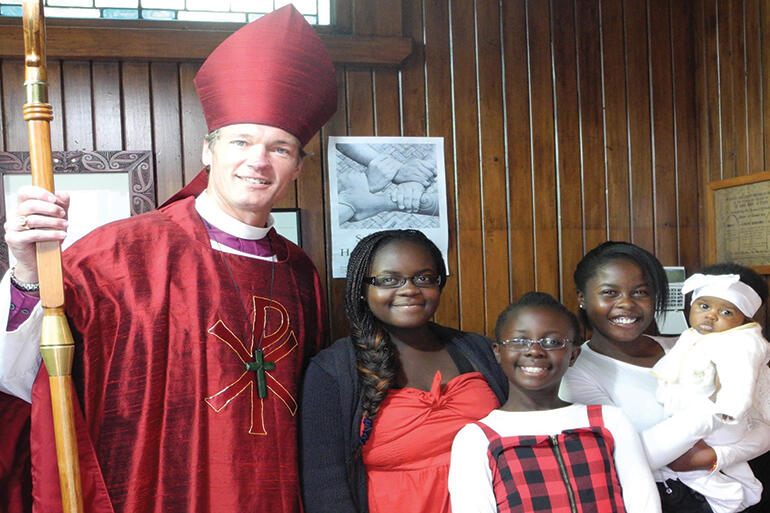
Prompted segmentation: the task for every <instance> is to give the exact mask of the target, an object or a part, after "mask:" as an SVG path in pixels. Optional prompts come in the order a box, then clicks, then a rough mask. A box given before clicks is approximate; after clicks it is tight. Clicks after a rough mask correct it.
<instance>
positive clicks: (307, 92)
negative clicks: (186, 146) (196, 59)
mask: <svg viewBox="0 0 770 513" xmlns="http://www.w3.org/2000/svg"><path fill="white" fill-rule="evenodd" d="M195 87H196V89H197V90H198V97H199V98H200V100H201V104H202V105H203V114H204V115H205V117H206V124H207V125H208V128H209V131H212V130H216V129H217V128H221V127H223V126H227V125H234V124H237V123H256V124H259V125H269V126H274V127H277V128H281V129H283V130H286V131H287V132H289V133H290V134H292V135H294V136H295V137H296V138H297V139H299V141H300V144H301V145H302V146H304V145H305V144H306V143H307V142H308V141H309V140H310V138H311V137H313V135H314V134H315V133H316V132H318V130H320V129H321V126H322V125H323V124H324V123H326V122H327V121H328V120H329V118H331V116H332V114H334V112H335V111H336V110H337V79H336V77H335V74H334V66H333V65H332V62H331V59H329V54H328V53H327V52H326V48H325V47H324V45H323V43H322V42H321V39H320V38H319V37H318V35H317V34H316V33H315V30H313V28H312V27H311V26H310V24H308V22H307V21H306V20H305V18H304V17H303V16H302V15H301V14H300V13H299V12H298V11H297V10H296V9H295V8H294V7H293V6H292V5H287V6H286V7H283V8H281V9H278V10H277V11H274V12H272V13H270V14H267V15H265V16H263V17H261V18H259V19H258V20H256V21H254V22H252V23H249V24H248V25H246V26H245V27H242V28H240V29H239V30H237V31H236V32H235V33H234V34H232V35H231V36H230V37H228V38H227V39H225V40H224V41H223V42H222V44H220V45H219V46H218V47H217V48H216V49H214V51H213V52H211V55H209V57H208V59H206V62H204V63H203V65H202V66H201V68H200V70H199V71H198V74H197V75H196V76H195Z"/></svg>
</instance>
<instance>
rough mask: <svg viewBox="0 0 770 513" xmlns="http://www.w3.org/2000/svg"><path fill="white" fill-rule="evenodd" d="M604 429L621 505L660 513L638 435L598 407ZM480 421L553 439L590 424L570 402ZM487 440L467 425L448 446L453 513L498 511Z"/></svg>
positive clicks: (634, 512)
mask: <svg viewBox="0 0 770 513" xmlns="http://www.w3.org/2000/svg"><path fill="white" fill-rule="evenodd" d="M602 417H603V419H604V426H605V428H607V429H608V430H609V431H610V432H611V433H612V437H613V439H614V441H615V449H614V452H613V457H614V459H615V469H616V470H617V474H618V480H619V481H620V485H621V488H622V490H623V502H624V503H625V506H626V511H628V513H655V512H659V511H660V510H661V507H660V498H659V495H658V489H657V487H656V486H655V481H654V480H653V478H652V474H651V473H650V472H649V470H648V466H647V461H646V458H645V455H644V450H643V449H642V445H641V442H640V440H639V436H638V435H637V433H636V430H635V429H634V427H633V426H632V425H631V423H630V422H629V420H628V419H627V418H626V416H625V415H623V412H622V411H620V409H619V408H615V407H613V406H604V407H603V408H602ZM481 422H483V423H484V424H486V425H487V426H489V427H490V428H492V429H493V430H495V431H496V432H497V433H498V434H499V435H500V436H502V437H508V436H522V435H556V434H559V433H561V432H562V431H564V430H568V429H575V428H580V427H586V426H589V425H590V423H589V420H588V413H587V410H586V407H585V405H582V404H573V405H571V406H566V407H564V408H557V409H554V410H544V411H526V412H506V411H502V410H494V411H492V412H491V413H490V414H489V415H488V416H486V417H485V418H483V419H481ZM488 447H489V440H488V439H487V437H486V435H485V434H484V432H483V431H482V430H481V428H480V427H479V426H477V425H475V424H468V425H467V426H465V427H464V428H462V429H461V430H460V431H459V432H458V433H457V436H456V437H455V440H454V443H453V444H452V458H451V465H450V467H449V494H450V499H451V501H452V511H455V512H458V513H496V512H497V501H496V499H495V493H494V489H493V481H492V470H491V469H490V467H489V457H488V455H487V450H488Z"/></svg>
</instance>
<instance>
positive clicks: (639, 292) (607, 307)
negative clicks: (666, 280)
mask: <svg viewBox="0 0 770 513" xmlns="http://www.w3.org/2000/svg"><path fill="white" fill-rule="evenodd" d="M653 296H654V294H653V292H652V290H651V287H650V285H649V283H648V280H647V278H646V277H645V275H644V272H643V271H642V269H641V267H639V266H638V265H637V264H636V263H635V262H634V261H633V260H629V259H625V258H619V259H614V260H610V261H608V262H607V263H606V264H604V265H603V266H601V267H599V268H597V270H596V272H595V273H594V275H593V276H591V278H589V279H588V280H587V282H586V286H585V290H583V291H579V292H578V302H579V304H580V306H581V308H583V309H584V310H585V313H586V316H587V318H588V321H589V324H590V326H591V329H592V330H593V337H592V339H596V338H597V337H600V338H603V339H604V340H606V341H608V342H611V343H618V342H619V343H630V342H634V341H636V340H638V339H639V338H640V337H641V336H642V335H643V334H644V332H645V330H647V328H648V327H649V326H650V324H651V323H652V321H653V319H654V316H655V298H654V297H653Z"/></svg>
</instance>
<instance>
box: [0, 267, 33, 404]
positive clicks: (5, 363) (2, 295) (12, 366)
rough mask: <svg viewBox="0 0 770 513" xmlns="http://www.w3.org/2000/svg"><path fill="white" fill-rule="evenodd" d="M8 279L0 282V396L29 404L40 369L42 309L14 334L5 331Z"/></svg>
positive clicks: (5, 278)
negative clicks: (0, 327) (1, 394)
mask: <svg viewBox="0 0 770 513" xmlns="http://www.w3.org/2000/svg"><path fill="white" fill-rule="evenodd" d="M11 286H12V285H11V279H10V272H6V273H5V276H3V279H2V281H0V323H2V326H3V329H2V330H0V392H5V393H6V394H10V395H13V396H16V397H18V398H19V399H23V400H25V401H27V402H31V401H32V384H33V383H34V382H35V377H36V376H37V371H38V370H39V369H40V363H41V361H42V357H41V356H40V345H39V344H40V329H41V326H42V323H43V308H42V307H41V306H40V303H38V304H37V305H36V306H35V308H34V309H33V310H32V312H31V313H30V316H29V318H28V319H27V320H26V321H24V323H23V324H22V325H21V326H19V327H18V328H17V329H16V330H14V331H5V326H7V325H8V313H9V312H10V308H11Z"/></svg>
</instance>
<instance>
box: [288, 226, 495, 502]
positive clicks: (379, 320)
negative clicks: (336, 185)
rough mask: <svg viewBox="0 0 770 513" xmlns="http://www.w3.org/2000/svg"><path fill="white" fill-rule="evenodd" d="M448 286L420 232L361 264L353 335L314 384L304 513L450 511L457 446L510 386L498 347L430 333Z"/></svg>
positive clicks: (348, 306) (369, 249)
mask: <svg viewBox="0 0 770 513" xmlns="http://www.w3.org/2000/svg"><path fill="white" fill-rule="evenodd" d="M446 279H447V274H446V267H445V266H444V260H443V258H442V256H441V252H440V251H439V250H438V248H437V247H436V246H435V244H433V243H432V242H431V241H430V240H429V239H428V238H427V237H425V235H423V234H422V233H420V232H418V231H414V230H391V231H385V232H378V233H374V234H372V235H369V236H367V237H365V238H364V239H362V240H361V241H360V242H359V243H358V244H357V245H356V247H355V249H354V250H353V252H352V253H351V255H350V261H349V263H348V273H347V283H346V286H345V313H346V314H347V316H348V319H349V320H350V323H351V335H350V336H349V337H346V338H344V339H342V340H338V341H337V342H335V343H334V344H333V345H332V346H331V347H329V348H328V349H325V350H324V351H321V352H320V353H319V354H318V355H317V356H315V357H314V358H313V359H312V360H311V362H310V366H309V367H308V370H307V373H306V375H305V379H304V386H303V395H302V403H301V405H302V406H301V411H300V416H301V421H300V425H301V458H302V461H301V468H302V470H301V471H302V486H303V499H304V504H305V511H306V512H308V513H316V512H330V513H331V512H334V513H358V512H368V511H370V512H373V513H374V512H381V513H391V512H395V511H406V512H410V513H420V512H425V513H449V512H450V504H449V493H448V491H447V484H446V483H447V475H448V472H449V454H450V449H451V445H452V439H453V438H454V436H455V434H456V433H457V431H458V430H459V429H460V428H461V427H462V426H464V425H465V424H467V423H468V422H471V421H473V420H476V419H479V418H481V417H483V416H485V415H487V414H488V413H489V412H490V411H492V410H493V409H495V408H497V407H498V406H499V405H500V404H502V403H503V402H505V397H506V392H507V387H506V386H505V376H504V375H503V373H502V372H501V371H500V367H499V366H498V365H497V364H496V363H495V360H494V355H493V353H492V348H491V344H492V341H491V340H489V339H488V338H486V337H483V336H481V335H476V334H473V333H464V332H461V331H457V330H454V329H451V328H447V327H443V326H439V325H437V324H434V323H432V322H430V320H431V318H432V317H433V315H434V314H435V313H436V309H437V308H438V306H439V300H440V298H441V290H442V288H443V287H444V284H445V283H446Z"/></svg>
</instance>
